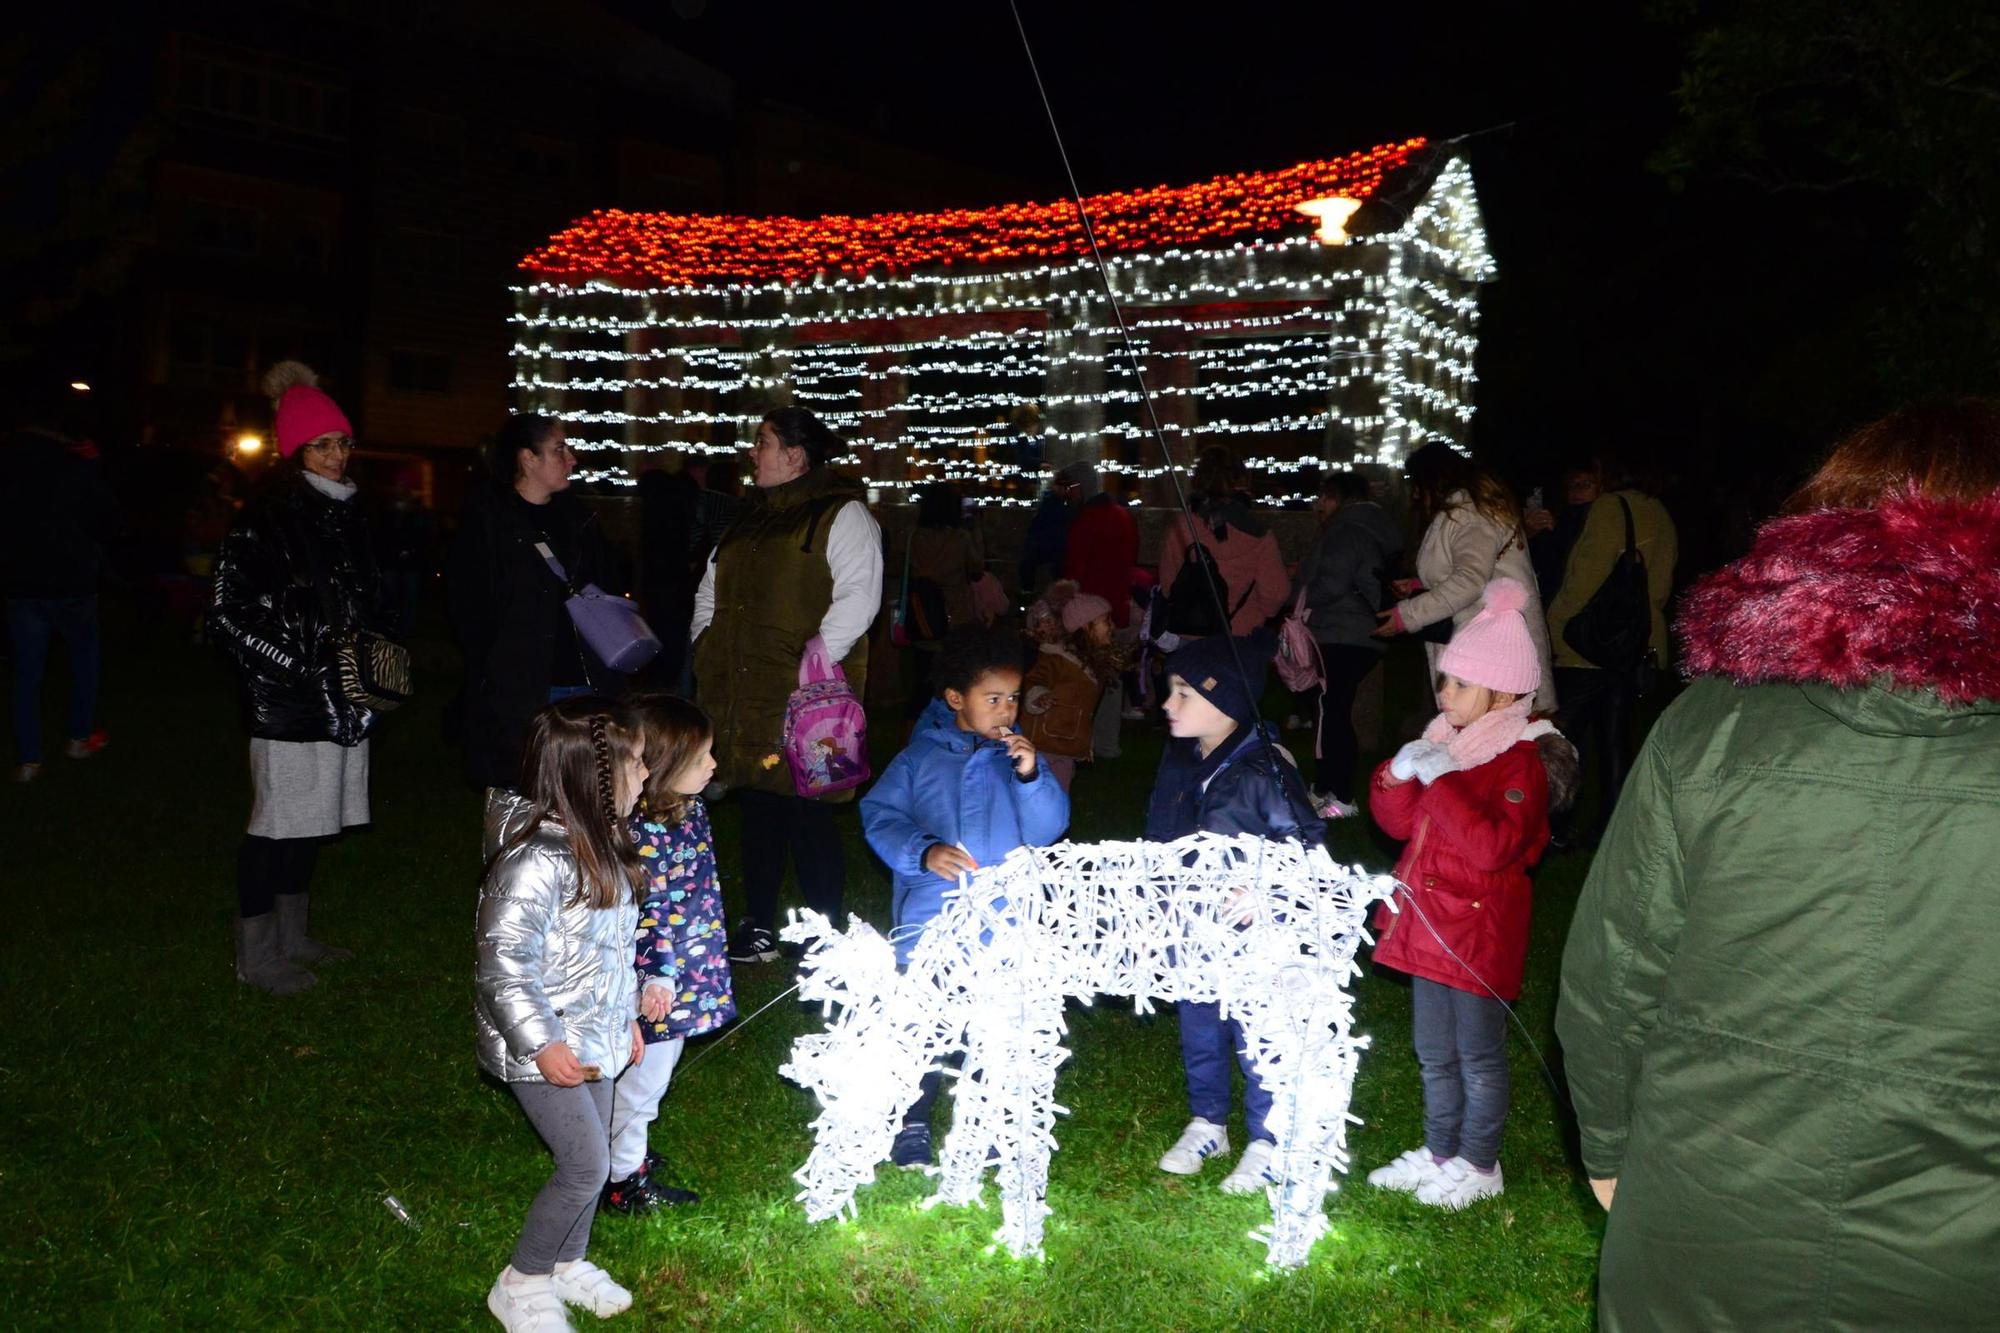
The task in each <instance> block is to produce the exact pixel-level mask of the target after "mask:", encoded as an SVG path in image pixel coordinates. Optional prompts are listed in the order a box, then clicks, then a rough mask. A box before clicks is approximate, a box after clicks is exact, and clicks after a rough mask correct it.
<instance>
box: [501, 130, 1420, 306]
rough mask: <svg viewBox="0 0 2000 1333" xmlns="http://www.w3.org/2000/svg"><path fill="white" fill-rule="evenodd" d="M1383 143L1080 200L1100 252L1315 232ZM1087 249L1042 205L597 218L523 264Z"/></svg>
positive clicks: (733, 265) (805, 260) (925, 263)
mask: <svg viewBox="0 0 2000 1333" xmlns="http://www.w3.org/2000/svg"><path fill="white" fill-rule="evenodd" d="M1424 143H1425V141H1424V140H1422V139H1408V140H1405V141H1404V142H1402V143H1396V144H1383V145H1381V146H1379V147H1375V148H1370V149H1367V150H1366V151H1364V152H1359V153H1351V154H1349V155H1348V156H1346V157H1336V158H1329V159H1327V160H1325V161H1320V162H1301V163H1300V164H1298V165H1297V166H1295V167H1286V168H1285V169H1284V170H1282V171H1246V172H1239V173H1237V174H1235V175H1230V176H1217V177H1216V178H1215V179H1213V180H1207V181H1201V182H1199V183H1197V184H1194V185H1180V186H1168V185H1159V186H1154V187H1153V188H1151V189H1144V190H1124V191H1119V192H1117V193H1113V194H1100V195H1096V196H1093V197H1090V198H1087V199H1085V201H1084V203H1085V206H1086V207H1087V208H1088V209H1089V210H1090V217H1091V221H1092V223H1093V225H1095V227H1096V228H1097V241H1098V244H1099V245H1100V246H1102V247H1103V248H1104V249H1105V250H1111V251H1116V250H1157V249H1162V248H1165V247H1169V246H1198V245H1211V244H1214V243H1216V242H1218V241H1228V240H1230V239H1232V238H1236V237H1248V236H1270V235H1283V234H1286V233H1297V232H1306V231H1311V230H1312V228H1313V226H1314V223H1313V221H1312V219H1310V218H1308V217H1305V216H1304V215H1302V214H1300V213H1297V212H1294V211H1293V206H1294V205H1296V204H1299V203H1302V202H1304V201H1305V200H1307V199H1316V198H1319V197H1321V196H1323V195H1345V196H1347V197H1349V198H1352V199H1363V198H1366V197H1367V196H1368V195H1370V194H1373V193H1374V192H1375V191H1376V190H1377V189H1378V188H1380V187H1381V184H1382V181H1383V179H1384V178H1385V177H1386V176H1387V175H1388V174H1389V173H1390V172H1393V171H1395V170H1397V169H1398V168H1399V167H1402V166H1403V165H1404V164H1405V163H1407V162H1408V161H1409V160H1410V157H1411V155H1412V154H1414V153H1416V152H1417V151H1418V150H1419V149H1421V148H1423V147H1424ZM1088 248H1089V246H1088V242H1086V240H1085V239H1084V235H1083V228H1082V226H1081V225H1080V224H1079V223H1078V222H1077V216H1076V206H1075V204H1074V203H1072V202H1071V201H1070V200H1067V199H1063V200H1058V201H1056V202H1054V203H1042V204H1002V205H1000V206H998V207H996V208H965V209H951V210H947V211H944V212H937V213H877V214H875V215H874V216H872V217H861V218H857V217H845V216H841V215H838V214H836V215H831V216H828V217H821V218H788V217H770V218H752V217H729V216H710V215H705V214H683V213H626V212H621V211H619V210H616V209H600V210H599V211H597V212H595V213H592V214H591V215H590V216H589V217H587V218H583V219H581V220H579V221H577V222H575V223H573V224H571V225H570V226H569V227H567V228H565V229H564V230H562V231H560V232H558V233H556V235H554V236H553V237H551V238H550V239H549V241H548V243H547V244H546V245H544V246H542V247H541V248H540V249H538V250H536V251H534V252H533V253H531V254H530V255H528V256H527V257H526V258H525V259H523V260H522V261H521V264H520V267H522V268H523V269H526V270H527V271H528V272H530V273H533V274H537V275H539V276H542V277H548V278H557V279H573V280H584V279H590V278H599V279H604V280H608V281H614V282H628V283H650V284H658V285H662V286H689V285H693V284H697V283H699V284H709V283H719V282H729V281H771V280H773V279H777V280H781V281H785V282H792V281H796V280H798V279H800V278H807V277H811V276H812V275H813V274H815V273H830V274H831V273H841V274H847V275H850V276H859V275H861V274H863V273H892V274H893V273H910V272H914V271H916V270H919V269H929V268H939V267H947V266H954V265H978V264H1000V265H1011V264H1018V263H1022V262H1025V261H1033V260H1046V259H1056V258H1061V257H1065V256H1069V255H1075V254H1079V253H1082V252H1084V251H1085V250H1087V249H1088Z"/></svg>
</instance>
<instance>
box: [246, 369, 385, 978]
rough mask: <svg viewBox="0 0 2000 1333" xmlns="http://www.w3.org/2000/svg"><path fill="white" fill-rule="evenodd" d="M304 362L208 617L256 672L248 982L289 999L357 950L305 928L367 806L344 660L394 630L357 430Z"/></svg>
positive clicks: (365, 724)
mask: <svg viewBox="0 0 2000 1333" xmlns="http://www.w3.org/2000/svg"><path fill="white" fill-rule="evenodd" d="M317 378H318V377H317V376H315V375H314V374H313V372H312V371H311V370H310V369H308V368H307V367H305V366H303V365H300V364H299V363H298V362H296V361H286V362H281V363H280V364H279V365H277V366H274V367H273V368H272V369H271V371H270V373H269V374H268V375H266V376H265V378H264V388H265V391H266V392H267V393H269V394H270V395H271V398H272V401H273V402H274V404H275V405H276V407H277V429H276V435H277V440H278V452H279V455H280V458H279V461H278V463H277V464H276V465H275V470H274V471H273V473H272V475H271V476H270V477H269V478H268V479H267V481H266V483H265V485H264V487H263V488H262V490H261V491H260V492H259V494H258V495H257V497H256V498H255V499H254V500H253V501H252V502H251V503H250V505H249V507H248V508H246V509H245V510H244V511H243V517H242V518H241V520H240V521H238V523H237V524H236V526H235V527H234V528H233V529H232V530H231V531H230V533H229V535H228V536H226V537H224V538H223V540H222V546H221V549H220V551H219V552H218V554H217V556H216V562H215V591H214V601H213V604H212V606H211V608H210V612H209V625H210V627H211V629H212V631H213V633H214V635H215V638H216V641H217V642H218V643H220V644H221V645H222V647H223V649H224V651H226V652H227V653H228V654H229V655H230V657H231V658H233V659H234V660H235V663H236V665H237V668H238V670H239V672H240V673H241V676H242V683H243V690H244V696H245V699H246V702H247V711H248V714H249V720H250V777H251V783H252V787H253V789H254V793H255V796H254V804H253V805H252V807H251V811H250V825H249V829H248V832H247V834H246V836H245V837H244V839H243V845H242V847H241V848H240V849H239V850H238V852H237V859H236V903H237V921H236V976H237V979H238V980H240V981H244V982H247V983H249V984H250V985H253V986H257V987H260V988H261V989H264V990H267V991H270V992H271V993H273V994H276V995H289V994H292V993H293V992H296V991H301V990H304V989H305V988H306V987H308V986H310V985H312V984H313V983H314V981H315V980H316V978H315V977H314V976H313V974H312V973H310V972H308V971H306V970H305V969H304V968H301V967H299V966H298V964H299V963H301V962H308V963H310V962H334V961H338V960H339V959H342V958H347V957H350V956H351V955H350V954H349V953H348V952H347V951H346V950H345V949H336V948H333V947H332V946H330V945H326V944H321V943H319V942H318V941H316V940H313V939H312V938H310V937H309V936H308V935H307V934H306V907H307V891H308V887H309V886H310V884H311V881H312V873H313V866H314V863H315V862H316V861H317V859H318V856H319V845H320V842H321V840H322V839H325V838H327V837H330V836H332V835H334V834H337V833H339V832H340V831H341V830H342V829H345V828H349V827H352V826H354V825H357V824H366V823H367V822H368V819H369V815H368V733H369V731H370V730H372V729H373V727H374V725H375V719H376V714H375V713H373V712H371V711H370V710H369V709H367V708H365V707H363V706H362V705H360V704H357V703H355V702H354V701H352V700H350V699H349V698H348V697H347V696H346V695H345V694H344V693H343V692H342V690H341V687H340V681H339V678H338V674H337V672H336V670H335V662H334V656H335V653H336V651H337V650H338V648H339V647H340V646H341V645H342V644H343V643H344V642H346V641H347V640H348V639H349V638H351V637H352V636H353V635H354V634H355V633H356V632H357V631H361V630H369V631H374V632H376V633H383V632H386V630H387V628H388V626H387V624H386V615H385V608H384V605H383V599H382V582H381V576H380V574H379V572H378V570H377V568H376V563H375V557H374V553H373V551H372V550H371V548H370V545H369V541H368V528H367V523H366V521H365V520H364V518H363V516H362V514H361V511H360V510H359V509H358V508H357V507H356V505H355V503H354V496H355V493H356V487H355V485H354V483H353V482H351V481H349V480H347V460H348V457H349V455H350V454H351V453H352V451H353V448H354V435H353V427H352V426H350V425H349V424H348V421H347V417H346V415H345V414H344V413H342V412H341V410H340V408H339V407H337V406H335V404H334V401H333V399H331V398H329V397H327V396H326V394H324V393H322V392H321V391H320V390H319V388H318V387H317Z"/></svg>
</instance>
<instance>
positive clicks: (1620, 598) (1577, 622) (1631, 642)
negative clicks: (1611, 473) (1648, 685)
mask: <svg viewBox="0 0 2000 1333" xmlns="http://www.w3.org/2000/svg"><path fill="white" fill-rule="evenodd" d="M1612 498H1613V499H1615V500H1617V501H1618V507H1619V508H1620V509H1622V510H1624V511H1625V549H1624V551H1623V552H1621V553H1620V554H1619V556H1618V560H1617V562H1616V563H1614V564H1613V565H1612V566H1611V572H1610V573H1609V574H1606V575H1605V576H1604V582H1602V583H1600V584H1598V585H1597V591H1596V592H1593V593H1592V594H1590V600H1589V601H1587V602H1585V603H1584V604H1583V610H1581V611H1579V612H1577V613H1576V614H1575V615H1573V616H1571V617H1570V619H1569V623H1568V624H1566V625H1564V626H1563V642H1564V643H1567V644H1568V645H1569V646H1570V647H1572V648H1574V649H1575V650H1576V651H1577V653H1578V655H1579V656H1581V657H1582V658H1583V660H1584V661H1586V662H1589V663H1590V664H1591V665H1592V666H1595V667H1599V668H1602V669H1603V670H1605V671H1621V672H1629V671H1633V670H1636V669H1637V667H1638V665H1639V663H1640V661H1641V660H1642V659H1644V658H1645V657H1646V656H1647V655H1648V652H1647V650H1648V649H1649V648H1650V647H1651V646H1652V640H1653V601H1652V595H1651V593H1650V591H1649V590H1648V588H1647V586H1646V557H1644V556H1643V555H1640V554H1639V547H1638V542H1637V541H1636V540H1635V538H1634V535H1633V531H1632V506H1631V505H1629V504H1627V503H1626V502H1625V497H1624V496H1622V495H1618V496H1613V497H1612Z"/></svg>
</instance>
